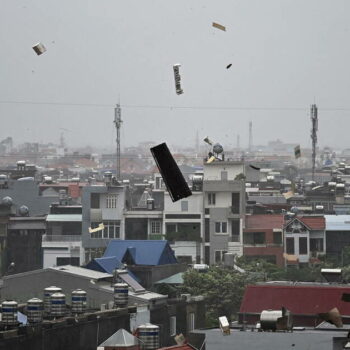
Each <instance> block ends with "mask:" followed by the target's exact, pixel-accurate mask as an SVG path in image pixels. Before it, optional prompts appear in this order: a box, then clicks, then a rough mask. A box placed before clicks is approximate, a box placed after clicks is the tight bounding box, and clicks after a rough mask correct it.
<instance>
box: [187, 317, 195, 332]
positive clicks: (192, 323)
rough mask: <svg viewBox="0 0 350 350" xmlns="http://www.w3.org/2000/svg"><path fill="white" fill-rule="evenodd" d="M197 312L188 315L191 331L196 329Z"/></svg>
mask: <svg viewBox="0 0 350 350" xmlns="http://www.w3.org/2000/svg"><path fill="white" fill-rule="evenodd" d="M194 321H195V314H194V312H191V313H190V314H189V315H188V331H189V332H191V331H193V330H194V327H195V323H194Z"/></svg>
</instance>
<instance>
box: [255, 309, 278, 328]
mask: <svg viewBox="0 0 350 350" xmlns="http://www.w3.org/2000/svg"><path fill="white" fill-rule="evenodd" d="M280 317H282V311H281V310H263V311H262V312H261V314H260V324H261V328H262V329H271V330H276V327H277V320H278V319H279V318H280Z"/></svg>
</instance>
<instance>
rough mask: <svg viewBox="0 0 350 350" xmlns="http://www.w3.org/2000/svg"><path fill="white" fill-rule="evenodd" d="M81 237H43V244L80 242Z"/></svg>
mask: <svg viewBox="0 0 350 350" xmlns="http://www.w3.org/2000/svg"><path fill="white" fill-rule="evenodd" d="M80 241H81V236H79V235H43V237H42V242H80Z"/></svg>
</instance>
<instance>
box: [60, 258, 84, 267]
mask: <svg viewBox="0 0 350 350" xmlns="http://www.w3.org/2000/svg"><path fill="white" fill-rule="evenodd" d="M63 265H73V266H80V259H79V258H73V257H67V258H62V257H61V258H60V257H58V258H56V266H63Z"/></svg>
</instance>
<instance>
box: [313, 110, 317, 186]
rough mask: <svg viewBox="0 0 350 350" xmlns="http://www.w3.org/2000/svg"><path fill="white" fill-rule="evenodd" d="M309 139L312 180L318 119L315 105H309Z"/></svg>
mask: <svg viewBox="0 0 350 350" xmlns="http://www.w3.org/2000/svg"><path fill="white" fill-rule="evenodd" d="M311 123H312V128H311V140H312V181H315V166H316V144H317V130H318V119H317V106H316V105H315V104H313V105H311Z"/></svg>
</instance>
